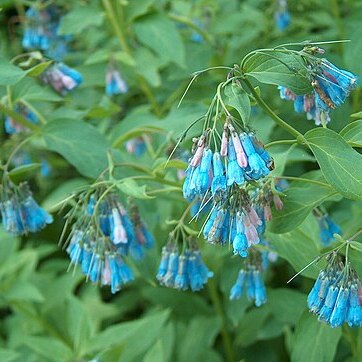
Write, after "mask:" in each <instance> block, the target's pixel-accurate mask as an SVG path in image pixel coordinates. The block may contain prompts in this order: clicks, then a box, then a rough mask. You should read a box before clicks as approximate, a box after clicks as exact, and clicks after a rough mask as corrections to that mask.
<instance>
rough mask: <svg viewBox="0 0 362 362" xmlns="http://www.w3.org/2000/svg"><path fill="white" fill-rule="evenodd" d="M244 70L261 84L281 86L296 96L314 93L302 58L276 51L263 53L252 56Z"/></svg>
mask: <svg viewBox="0 0 362 362" xmlns="http://www.w3.org/2000/svg"><path fill="white" fill-rule="evenodd" d="M243 70H244V72H245V73H246V75H249V76H252V77H254V78H255V79H257V80H258V81H259V82H261V83H266V84H275V85H281V86H284V87H287V88H289V89H291V90H292V91H293V92H295V93H296V94H306V93H309V92H311V91H312V86H311V83H310V81H309V77H308V72H307V69H306V67H305V65H304V63H303V59H302V57H301V56H298V55H296V54H290V53H281V52H276V51H263V52H257V53H255V54H253V55H251V56H250V57H249V58H247V60H246V61H245V63H244V65H243Z"/></svg>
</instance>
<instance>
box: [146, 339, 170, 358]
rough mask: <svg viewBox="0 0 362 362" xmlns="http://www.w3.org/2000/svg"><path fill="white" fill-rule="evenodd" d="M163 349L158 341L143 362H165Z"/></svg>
mask: <svg viewBox="0 0 362 362" xmlns="http://www.w3.org/2000/svg"><path fill="white" fill-rule="evenodd" d="M163 348H164V347H163V344H162V341H161V340H160V339H158V340H157V342H156V343H155V344H154V345H153V346H152V347H151V348H150V349H149V350H148V352H147V353H146V355H145V357H144V359H143V362H154V361H157V362H163V361H165V362H166V359H165V352H164V350H163Z"/></svg>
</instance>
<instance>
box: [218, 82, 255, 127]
mask: <svg viewBox="0 0 362 362" xmlns="http://www.w3.org/2000/svg"><path fill="white" fill-rule="evenodd" d="M224 92H225V95H226V97H227V98H226V102H225V103H226V104H227V105H229V106H231V107H233V108H235V109H236V110H237V111H238V113H239V114H240V117H241V119H242V120H243V122H244V124H247V123H248V121H249V117H250V111H251V106H250V99H249V96H248V94H247V93H246V92H245V90H244V89H243V88H242V87H241V85H238V84H236V83H235V82H232V83H231V84H230V83H229V84H227V85H226V86H225V88H224Z"/></svg>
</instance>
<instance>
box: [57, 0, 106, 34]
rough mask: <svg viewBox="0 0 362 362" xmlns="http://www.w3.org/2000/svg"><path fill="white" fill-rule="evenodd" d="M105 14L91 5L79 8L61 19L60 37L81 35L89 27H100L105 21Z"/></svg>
mask: <svg viewBox="0 0 362 362" xmlns="http://www.w3.org/2000/svg"><path fill="white" fill-rule="evenodd" d="M104 15H105V14H104V13H103V12H102V11H101V10H100V9H98V8H96V7H92V6H90V5H86V6H78V7H75V8H73V9H72V10H71V11H69V12H68V13H67V14H66V15H64V16H62V17H61V20H60V26H59V30H58V33H59V34H60V35H67V34H74V35H76V34H80V33H81V32H82V31H83V30H84V29H86V28H87V27H89V26H100V25H102V24H103V21H104Z"/></svg>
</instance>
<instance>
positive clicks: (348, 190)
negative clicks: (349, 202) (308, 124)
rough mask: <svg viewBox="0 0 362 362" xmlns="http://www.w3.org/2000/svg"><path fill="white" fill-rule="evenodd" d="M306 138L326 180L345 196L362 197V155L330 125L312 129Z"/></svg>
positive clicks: (361, 198) (359, 198) (351, 197)
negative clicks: (329, 127)
mask: <svg viewBox="0 0 362 362" xmlns="http://www.w3.org/2000/svg"><path fill="white" fill-rule="evenodd" d="M305 138H306V140H307V142H308V146H309V148H310V149H311V150H312V152H313V154H314V156H315V158H316V159H317V161H318V163H319V166H320V168H321V170H322V172H323V175H324V177H325V179H326V180H327V181H328V182H329V183H330V184H331V185H332V186H333V187H334V188H335V189H336V190H338V191H339V192H340V193H341V194H342V195H343V196H344V197H346V198H349V199H354V200H362V155H361V154H359V153H358V152H357V151H356V150H354V149H353V148H352V147H351V146H350V145H349V144H348V143H347V142H346V141H345V140H344V139H343V138H342V136H340V135H339V134H338V133H336V132H334V131H332V130H330V129H327V128H315V129H312V130H310V131H308V132H307V133H306V134H305Z"/></svg>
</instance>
